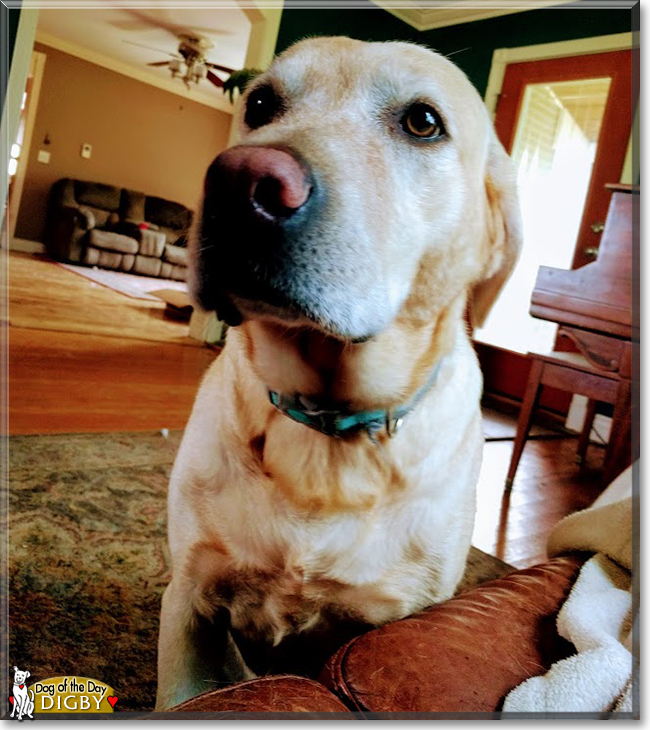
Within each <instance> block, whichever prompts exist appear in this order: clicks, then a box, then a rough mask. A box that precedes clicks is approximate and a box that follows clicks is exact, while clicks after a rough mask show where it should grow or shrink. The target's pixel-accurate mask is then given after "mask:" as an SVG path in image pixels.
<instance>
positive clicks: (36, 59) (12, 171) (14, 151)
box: [7, 51, 46, 247]
mask: <svg viewBox="0 0 650 730" xmlns="http://www.w3.org/2000/svg"><path fill="white" fill-rule="evenodd" d="M45 59H46V56H45V54H44V53H40V52H38V51H33V52H32V57H31V61H30V64H29V71H28V74H27V81H26V83H25V90H24V92H23V96H22V99H21V104H20V114H19V120H18V130H17V133H16V138H15V139H14V140H13V143H12V145H11V147H10V148H9V167H8V170H7V173H8V177H9V187H8V195H7V225H8V233H9V236H8V245H9V246H10V247H11V245H12V242H13V240H14V233H15V230H16V219H17V217H18V209H19V207H20V199H21V196H22V192H23V183H24V180H25V172H26V169H27V158H28V155H29V148H30V144H31V139H32V132H33V130H34V122H35V120H36V109H37V107H38V97H39V94H40V92H41V81H42V78H43V69H44V68H45Z"/></svg>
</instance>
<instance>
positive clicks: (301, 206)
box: [196, 146, 321, 325]
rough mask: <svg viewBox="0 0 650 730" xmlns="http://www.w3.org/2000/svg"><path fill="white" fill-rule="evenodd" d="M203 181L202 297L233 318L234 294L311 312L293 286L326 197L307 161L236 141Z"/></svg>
mask: <svg viewBox="0 0 650 730" xmlns="http://www.w3.org/2000/svg"><path fill="white" fill-rule="evenodd" d="M204 188H205V189H204V199H203V211H202V227H201V231H200V238H199V249H198V250H199V260H198V262H197V265H198V274H199V276H198V277H197V278H198V291H197V292H196V294H197V296H198V299H199V301H200V302H201V304H202V305H203V306H204V307H205V308H206V309H215V310H216V311H217V313H218V314H219V316H220V317H221V318H222V319H225V321H227V322H228V323H229V324H232V325H236V324H239V321H237V319H238V317H237V313H236V310H237V309H238V308H240V306H239V305H237V306H236V305H235V304H234V300H237V301H238V302H242V301H245V302H250V304H251V308H253V309H254V308H255V306H258V305H269V306H271V307H274V308H276V309H279V310H281V311H287V312H288V313H293V314H295V315H296V316H298V315H301V314H302V315H305V316H307V317H310V316H311V314H312V313H311V312H310V311H309V306H308V304H307V303H306V302H305V301H303V300H305V299H306V298H305V297H304V296H302V294H301V292H300V291H299V287H298V286H297V285H296V282H300V281H301V280H304V278H305V274H306V273H307V271H306V269H307V267H308V265H309V260H308V256H307V255H306V251H305V250H304V248H303V243H304V241H308V240H309V236H310V226H311V224H312V221H313V219H314V211H315V210H316V209H317V208H318V207H319V199H320V198H321V196H320V195H319V192H318V189H317V186H316V184H315V181H314V178H313V175H312V173H311V171H310V169H309V167H308V165H307V164H306V163H305V162H303V161H302V160H299V159H298V157H297V155H296V154H294V153H293V152H291V151H288V150H285V149H276V148H273V147H255V146H237V147H232V148H230V149H229V150H226V151H225V152H223V153H222V154H220V155H219V156H218V157H217V158H216V159H215V160H214V162H213V163H212V165H211V166H210V168H209V169H208V172H207V174H206V178H205V186H204ZM239 319H240V320H241V316H240V317H239Z"/></svg>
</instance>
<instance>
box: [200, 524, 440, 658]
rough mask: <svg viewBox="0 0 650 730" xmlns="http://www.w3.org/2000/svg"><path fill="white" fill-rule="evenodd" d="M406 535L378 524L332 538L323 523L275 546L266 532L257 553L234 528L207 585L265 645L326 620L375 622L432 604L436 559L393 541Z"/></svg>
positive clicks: (240, 627) (212, 597)
mask: <svg viewBox="0 0 650 730" xmlns="http://www.w3.org/2000/svg"><path fill="white" fill-rule="evenodd" d="M276 527H277V525H276ZM364 531H365V534H364ZM406 534H408V531H406V530H404V531H398V533H397V534H395V533H393V535H392V536H391V535H390V534H389V532H388V530H387V528H386V526H385V525H383V524H381V523H380V524H379V525H376V526H375V527H374V528H373V529H368V526H367V525H365V526H364V525H363V524H362V523H358V524H350V525H348V526H347V528H346V529H341V530H340V531H339V532H338V533H337V532H333V531H332V529H331V528H327V527H326V526H323V528H322V533H320V534H319V531H318V530H316V531H315V532H314V533H311V534H309V535H308V536H307V537H305V536H304V535H303V536H302V539H298V538H296V539H295V541H291V540H288V541H286V542H283V543H281V544H278V543H276V544H275V545H274V544H273V541H272V539H271V537H270V535H266V536H265V539H263V540H261V541H260V542H261V544H263V545H264V549H263V550H260V552H259V553H257V554H256V553H255V551H254V550H251V546H252V544H253V539H252V535H246V531H245V530H244V531H241V530H239V531H238V533H237V535H236V536H235V534H231V535H229V538H230V539H228V540H227V543H228V548H229V555H228V556H227V557H225V556H224V557H223V558H222V559H218V562H219V564H220V567H219V569H218V571H217V572H216V574H215V573H213V574H212V577H211V580H210V584H209V585H208V586H205V588H206V589H207V591H208V593H209V594H210V600H211V602H212V603H213V604H215V605H220V606H225V607H227V608H228V609H229V611H230V616H231V622H232V625H233V627H234V628H236V629H237V630H238V631H240V632H241V633H242V634H244V635H246V636H248V637H250V638H252V639H261V640H263V641H265V642H268V643H271V644H277V643H279V642H280V641H281V640H282V639H283V638H284V637H285V636H287V635H290V634H294V633H300V632H304V631H307V630H309V629H312V628H317V627H319V626H320V625H322V624H326V623H331V622H332V620H334V621H343V622H349V621H352V622H361V623H370V624H375V625H376V624H381V623H384V622H386V621H389V620H393V619H395V618H398V617H401V616H404V615H406V614H408V613H410V612H411V611H414V610H417V609H419V608H423V607H424V606H426V605H428V604H430V603H431V602H433V601H434V600H436V598H437V593H438V591H439V588H440V573H439V570H438V568H437V564H438V561H437V560H436V559H435V556H432V555H426V554H425V551H424V550H422V549H419V550H418V549H416V548H414V545H413V542H412V541H407V540H404V539H400V537H398V535H399V536H401V535H406ZM287 535H290V531H289V530H288V529H287V530H285V531H284V538H285V540H286V538H287ZM238 541H241V542H238ZM258 544H259V543H258ZM271 546H272V549H271ZM269 555H273V556H274V558H273V560H272V564H271V565H270V564H269Z"/></svg>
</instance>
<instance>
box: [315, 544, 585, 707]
mask: <svg viewBox="0 0 650 730" xmlns="http://www.w3.org/2000/svg"><path fill="white" fill-rule="evenodd" d="M587 557H588V556H586V555H580V556H577V555H576V556H567V557H562V558H556V559H553V560H549V561H548V562H547V563H544V564H542V565H539V566H536V567H533V568H529V569H527V570H522V571H518V572H516V573H512V574H511V575H509V576H507V577H505V578H499V579H498V580H495V581H491V582H490V583H486V584H484V585H482V586H480V587H478V588H474V589H473V590H470V591H467V592H466V593H461V594H460V595H458V596H456V597H455V598H452V599H450V600H448V601H445V602H444V603H441V604H438V605H436V606H433V607H432V608H430V609H428V610H427V611H423V612H422V613H418V614H415V615H413V616H410V617H409V618H405V619H402V620H401V621H395V622H393V623H390V624H386V625H385V626H382V627H380V628H378V629H374V630H373V631H370V632H368V633H366V634H364V635H363V636H360V637H357V638H356V639H353V640H352V641H350V642H348V644H347V645H345V646H344V647H342V648H341V649H340V650H339V651H338V652H337V653H336V654H335V655H334V656H333V657H332V658H331V659H330V661H329V662H328V664H327V665H326V667H325V669H324V670H323V673H322V674H321V681H322V682H323V683H324V684H325V685H326V686H327V687H329V688H330V689H331V690H332V691H333V692H334V693H335V694H337V695H338V696H339V697H341V698H343V699H344V701H346V702H347V703H348V704H349V705H350V706H351V707H356V708H358V709H359V710H365V711H371V712H382V713H383V712H495V711H498V710H499V709H500V706H501V702H502V701H503V698H504V697H505V695H506V694H507V693H508V692H509V691H510V690H511V689H513V688H514V687H516V686H517V685H518V684H520V683H521V682H523V681H524V680H525V679H528V678H529V677H532V676H536V675H538V674H543V673H544V672H545V671H546V670H547V669H548V668H549V667H550V665H551V664H552V663H554V662H555V661H558V660H559V659H561V658H564V657H566V656H568V655H569V654H571V653H573V651H574V649H573V647H572V646H571V645H570V644H569V643H568V642H566V641H564V639H562V638H561V637H560V636H559V635H558V633H557V629H556V626H555V619H556V616H557V613H558V611H559V609H560V607H561V606H562V604H563V603H564V601H565V599H566V597H567V596H568V594H569V591H570V590H571V587H572V585H573V582H574V581H575V579H576V577H577V573H578V571H579V569H580V566H581V565H582V563H583V562H584V561H585V559H586V558H587Z"/></svg>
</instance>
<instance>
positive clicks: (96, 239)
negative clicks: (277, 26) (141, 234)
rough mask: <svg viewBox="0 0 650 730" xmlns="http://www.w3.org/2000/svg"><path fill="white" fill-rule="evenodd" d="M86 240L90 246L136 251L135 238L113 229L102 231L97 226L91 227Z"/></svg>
mask: <svg viewBox="0 0 650 730" xmlns="http://www.w3.org/2000/svg"><path fill="white" fill-rule="evenodd" d="M88 241H89V243H90V245H91V246H95V247H96V248H103V249H105V250H107V251H119V252H120V253H133V254H135V253H138V242H137V241H136V240H135V239H133V238H130V237H129V236H123V235H122V234H121V233H115V232H113V231H102V230H100V229H99V228H93V230H92V231H90V234H89V239H88Z"/></svg>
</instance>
